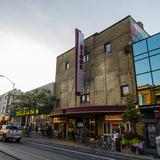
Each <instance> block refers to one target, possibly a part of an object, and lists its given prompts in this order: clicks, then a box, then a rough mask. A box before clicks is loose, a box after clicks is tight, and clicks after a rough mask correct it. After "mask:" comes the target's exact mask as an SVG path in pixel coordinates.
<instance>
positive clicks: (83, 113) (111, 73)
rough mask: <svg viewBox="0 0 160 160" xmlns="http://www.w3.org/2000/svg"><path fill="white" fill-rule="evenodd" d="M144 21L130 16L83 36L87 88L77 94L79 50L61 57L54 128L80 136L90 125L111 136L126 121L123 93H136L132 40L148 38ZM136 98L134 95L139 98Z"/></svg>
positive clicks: (95, 132) (91, 133) (94, 132)
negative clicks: (76, 80) (76, 81)
mask: <svg viewBox="0 0 160 160" xmlns="http://www.w3.org/2000/svg"><path fill="white" fill-rule="evenodd" d="M147 36H148V34H147V33H146V32H145V31H144V30H143V25H142V23H137V22H135V21H134V20H133V18H132V17H131V16H127V17H126V18H124V19H122V20H121V21H119V22H117V23H116V24H114V25H112V26H110V27H109V28H107V29H105V30H103V31H101V32H100V33H95V34H93V35H91V36H90V37H88V38H86V39H85V40H84V44H85V45H84V55H83V71H84V74H83V75H84V76H83V91H82V92H81V94H80V95H76V94H75V85H76V84H75V76H76V74H75V73H76V67H75V66H76V63H75V51H76V50H75V48H72V49H70V50H69V51H67V52H65V53H63V54H61V55H60V56H58V57H57V69H56V87H55V94H56V96H57V98H58V103H57V109H56V110H55V111H53V112H52V114H51V117H53V123H54V125H55V131H57V133H59V134H60V136H62V137H66V138H69V137H72V133H73V132H74V134H76V136H77V137H78V136H80V134H81V133H80V132H81V128H82V127H86V128H87V129H88V132H89V136H90V137H92V138H95V137H97V136H98V137H99V136H104V137H107V136H112V134H113V132H114V130H119V129H120V128H121V129H122V128H123V129H125V130H130V126H129V124H124V123H123V122H122V117H121V114H122V113H123V112H124V111H125V109H126V106H125V96H126V95H127V94H129V93H130V94H132V95H135V97H136V86H135V85H136V84H135V76H134V67H133V66H134V65H133V59H132V58H133V56H132V54H131V44H132V43H133V42H135V41H138V40H140V39H143V38H145V37H147ZM135 100H136V98H135Z"/></svg>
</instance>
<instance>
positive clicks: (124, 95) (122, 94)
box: [121, 85, 130, 97]
mask: <svg viewBox="0 0 160 160" xmlns="http://www.w3.org/2000/svg"><path fill="white" fill-rule="evenodd" d="M125 87H128V93H127V94H125V93H124V90H123V89H124V88H125ZM129 93H130V92H129V85H122V86H121V97H126V96H128V95H129Z"/></svg>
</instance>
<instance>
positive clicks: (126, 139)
mask: <svg viewBox="0 0 160 160" xmlns="http://www.w3.org/2000/svg"><path fill="white" fill-rule="evenodd" d="M140 140H141V138H140V136H139V135H135V134H132V133H131V132H129V133H126V134H125V135H123V137H122V140H121V142H120V143H121V144H122V145H123V146H125V145H133V144H138V143H140Z"/></svg>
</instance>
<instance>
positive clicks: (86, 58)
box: [83, 53, 89, 63]
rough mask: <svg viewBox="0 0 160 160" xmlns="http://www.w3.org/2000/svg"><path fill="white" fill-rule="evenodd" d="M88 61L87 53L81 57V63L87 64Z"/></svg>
mask: <svg viewBox="0 0 160 160" xmlns="http://www.w3.org/2000/svg"><path fill="white" fill-rule="evenodd" d="M88 61H89V53H85V54H84V56H83V62H84V63H85V62H88Z"/></svg>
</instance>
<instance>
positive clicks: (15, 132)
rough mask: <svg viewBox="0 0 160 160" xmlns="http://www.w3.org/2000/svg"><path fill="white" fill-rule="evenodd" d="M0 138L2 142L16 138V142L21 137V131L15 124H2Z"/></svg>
mask: <svg viewBox="0 0 160 160" xmlns="http://www.w3.org/2000/svg"><path fill="white" fill-rule="evenodd" d="M0 138H1V140H2V141H3V142H6V141H9V140H16V142H20V140H21V138H22V131H21V130H20V129H18V128H17V126H15V125H2V127H1V129H0Z"/></svg>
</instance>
